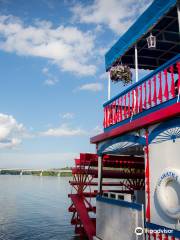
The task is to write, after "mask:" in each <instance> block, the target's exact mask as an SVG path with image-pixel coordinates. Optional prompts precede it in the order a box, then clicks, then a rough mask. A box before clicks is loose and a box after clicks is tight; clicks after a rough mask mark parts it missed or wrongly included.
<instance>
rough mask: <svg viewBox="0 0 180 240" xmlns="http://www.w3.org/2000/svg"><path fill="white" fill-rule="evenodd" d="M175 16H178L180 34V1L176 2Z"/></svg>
mask: <svg viewBox="0 0 180 240" xmlns="http://www.w3.org/2000/svg"><path fill="white" fill-rule="evenodd" d="M177 14H178V23H179V33H180V0H177Z"/></svg>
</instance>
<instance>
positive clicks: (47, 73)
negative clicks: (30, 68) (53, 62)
mask: <svg viewBox="0 0 180 240" xmlns="http://www.w3.org/2000/svg"><path fill="white" fill-rule="evenodd" d="M42 73H43V74H44V75H45V76H46V77H47V79H46V80H45V81H44V84H45V85H47V86H54V85H55V84H56V83H58V82H59V81H58V79H57V77H56V76H54V75H53V74H52V73H51V72H50V71H49V68H47V67H45V68H43V69H42Z"/></svg>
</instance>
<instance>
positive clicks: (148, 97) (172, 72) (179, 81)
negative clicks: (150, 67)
mask: <svg viewBox="0 0 180 240" xmlns="http://www.w3.org/2000/svg"><path fill="white" fill-rule="evenodd" d="M179 92H180V54H179V55H177V56H176V57H174V58H173V59H171V60H170V61H168V62H167V63H165V64H163V65H162V66H161V67H159V68H158V69H156V70H155V71H153V72H151V73H150V74H148V75H147V76H146V77H144V78H143V79H142V80H140V81H139V82H137V83H135V84H133V85H132V86H130V87H129V88H128V89H127V90H125V91H123V92H122V93H120V94H119V95H117V96H115V97H114V98H112V99H111V100H109V101H108V102H106V103H105V104H104V105H103V107H104V122H103V125H104V128H108V127H111V126H113V125H116V124H118V123H120V122H122V121H124V120H126V119H129V121H131V120H133V117H134V116H135V115H137V114H139V113H142V112H145V111H147V110H148V109H151V108H153V107H155V106H157V105H160V104H163V103H164V102H167V101H169V100H171V99H173V98H176V97H178V93H179ZM154 110H155V108H154Z"/></svg>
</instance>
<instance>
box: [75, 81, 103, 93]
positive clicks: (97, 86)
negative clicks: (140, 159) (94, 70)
mask: <svg viewBox="0 0 180 240" xmlns="http://www.w3.org/2000/svg"><path fill="white" fill-rule="evenodd" d="M102 89H103V85H102V83H88V84H84V85H82V86H80V87H79V88H78V90H81V91H91V92H98V91H102Z"/></svg>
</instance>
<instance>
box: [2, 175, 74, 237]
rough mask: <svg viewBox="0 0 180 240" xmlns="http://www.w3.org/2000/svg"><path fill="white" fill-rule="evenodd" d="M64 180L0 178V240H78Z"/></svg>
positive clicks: (67, 188) (63, 178) (25, 177)
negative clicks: (71, 223)
mask: <svg viewBox="0 0 180 240" xmlns="http://www.w3.org/2000/svg"><path fill="white" fill-rule="evenodd" d="M68 181H69V178H67V177H39V176H25V175H23V176H14V175H0V239H2V240H75V239H76V240H77V239H78V238H77V237H75V236H74V229H73V227H72V226H71V225H70V218H71V214H70V213H68V210H67V209H68V207H69V204H70V200H69V199H68V197H67V195H68V193H70V191H71V188H70V187H69V184H68Z"/></svg>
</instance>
